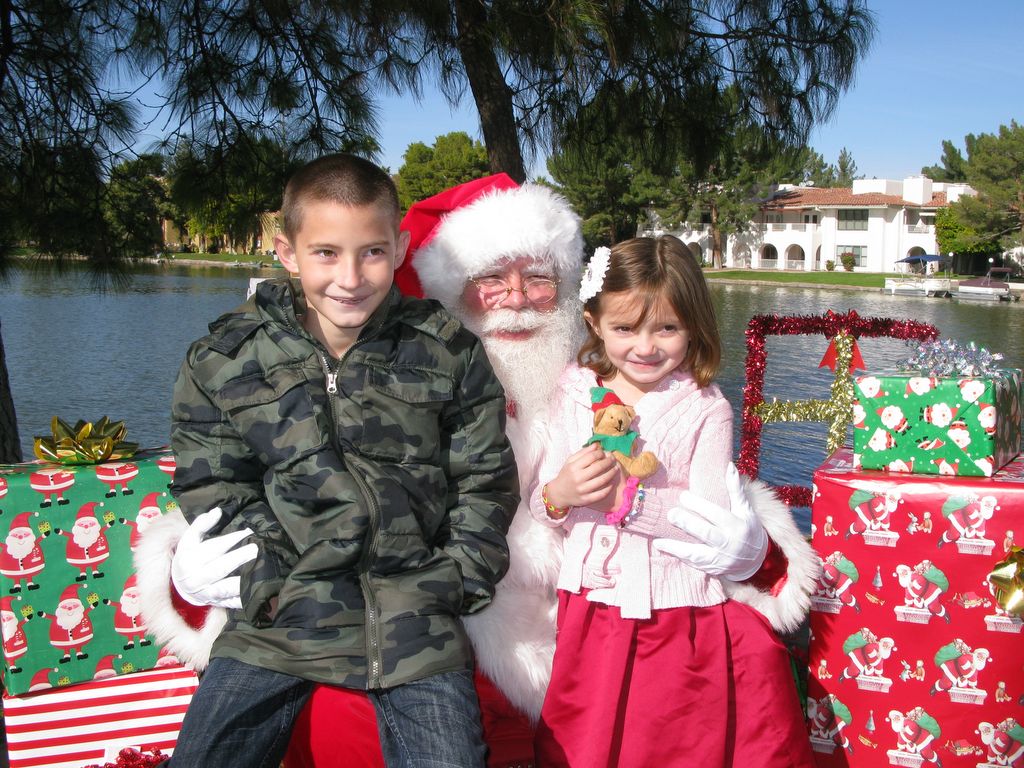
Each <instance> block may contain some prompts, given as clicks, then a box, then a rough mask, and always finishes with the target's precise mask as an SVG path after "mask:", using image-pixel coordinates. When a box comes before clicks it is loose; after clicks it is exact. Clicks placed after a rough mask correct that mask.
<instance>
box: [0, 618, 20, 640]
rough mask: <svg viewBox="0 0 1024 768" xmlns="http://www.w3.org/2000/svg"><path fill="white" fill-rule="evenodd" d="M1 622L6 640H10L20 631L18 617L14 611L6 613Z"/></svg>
mask: <svg viewBox="0 0 1024 768" xmlns="http://www.w3.org/2000/svg"><path fill="white" fill-rule="evenodd" d="M0 623H2V624H3V631H4V640H10V639H11V638H12V637H14V634H15V633H16V632H17V631H18V619H17V617H16V616H15V615H14V614H13V613H5V614H4V617H3V618H2V619H0Z"/></svg>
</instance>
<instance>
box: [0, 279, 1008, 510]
mask: <svg viewBox="0 0 1024 768" xmlns="http://www.w3.org/2000/svg"><path fill="white" fill-rule="evenodd" d="M254 274H256V272H255V271H253V270H246V269H237V268H236V269H232V268H219V267H210V268H202V269H199V268H186V267H152V268H140V270H139V271H138V272H137V273H136V274H135V276H134V280H133V282H132V284H131V286H130V288H128V289H127V290H125V291H121V292H105V293H104V292H99V291H97V290H96V289H94V288H92V287H91V285H90V282H89V279H88V278H87V276H86V275H85V274H84V273H71V274H68V275H63V276H53V275H40V274H37V273H33V272H27V271H20V270H16V271H15V272H14V273H13V275H12V279H11V281H10V282H9V283H8V284H7V285H2V286H0V291H2V298H0V330H2V333H3V340H4V345H5V349H6V354H7V367H8V371H9V373H10V376H11V386H12V390H13V394H14V403H15V410H16V412H17V417H18V426H19V429H20V433H21V443H22V450H23V452H24V454H25V458H26V459H29V458H31V457H32V438H33V436H35V435H47V434H49V432H50V419H51V417H53V416H54V415H57V416H60V417H61V418H63V419H64V420H66V421H70V422H72V423H73V422H74V421H75V420H77V419H86V420H89V421H95V420H97V419H99V418H100V417H101V416H104V415H106V416H109V417H110V418H112V419H123V420H124V421H125V422H126V424H127V426H128V439H129V440H132V441H133V442H138V443H139V444H141V445H142V446H143V447H152V446H158V445H163V444H166V443H167V441H168V432H169V428H168V408H169V401H170V396H171V388H172V386H173V383H174V378H175V376H176V374H177V371H178V367H179V365H180V364H181V360H182V358H183V356H184V353H185V350H186V348H187V346H188V344H189V343H190V342H191V341H192V340H194V339H196V338H198V337H200V336H202V335H203V334H204V333H205V332H206V326H207V324H208V323H209V322H210V321H211V320H213V319H214V318H216V317H217V316H218V315H220V314H221V313H223V312H225V311H227V310H229V309H231V308H232V307H234V306H235V305H237V304H238V303H239V302H240V301H241V300H242V298H244V296H245V291H246V288H247V286H248V280H249V277H250V276H252V275H254ZM262 274H266V275H280V274H281V272H280V270H264V271H263V272H262ZM712 291H713V295H714V299H715V304H716V306H717V309H718V313H719V323H720V325H721V329H722V337H723V341H724V347H725V349H724V361H723V362H724V365H723V369H722V372H721V374H720V375H719V379H718V383H719V385H720V386H721V387H722V390H723V391H724V392H725V394H726V396H727V397H728V398H729V400H730V401H731V402H732V404H733V408H734V411H735V413H736V426H737V439H738V427H739V422H740V408H741V406H742V402H743V385H744V360H745V357H746V338H745V335H744V332H745V330H746V327H747V322H748V321H749V319H750V318H751V317H752V316H754V315H760V314H774V313H778V314H795V315H817V314H821V313H824V312H826V311H828V310H830V309H831V310H834V311H836V312H847V311H848V310H850V309H853V310H856V311H857V312H858V313H859V314H860V315H861V316H865V317H867V316H871V317H893V318H908V319H914V320H919V321H922V322H927V323H932V324H933V325H935V326H937V327H938V329H939V333H940V334H941V335H942V336H944V337H950V338H955V339H958V340H961V341H964V342H967V341H971V340H973V341H975V342H977V343H978V344H979V345H981V346H984V347H987V348H988V349H990V350H992V351H998V352H1002V353H1003V354H1004V356H1005V361H1004V362H1005V363H1006V364H1007V365H1010V366H1013V367H1021V366H1022V364H1024V302H1022V303H1019V304H1005V303H998V302H994V303H992V304H987V303H986V304H961V303H958V302H956V301H954V300H951V299H935V298H917V297H893V296H886V295H884V294H882V293H881V291H847V290H819V289H807V288H790V287H781V286H749V285H735V284H732V285H721V284H716V283H712ZM860 348H861V352H862V355H863V357H864V361H865V365H866V366H867V367H868V369H869V370H879V371H880V370H884V369H887V368H892V367H893V366H895V365H896V364H897V363H898V362H899V361H901V360H903V359H906V358H907V357H908V355H909V354H910V353H911V352H912V351H913V350H912V348H910V347H908V346H907V345H906V344H905V343H904V342H901V341H898V340H887V339H864V340H862V341H861V342H860ZM825 349H826V341H825V339H824V337H821V336H790V337H774V338H770V339H769V340H768V368H767V372H766V376H765V387H764V395H765V397H766V399H770V398H772V397H777V398H778V399H780V400H797V399H800V400H803V399H810V398H827V397H828V392H829V386H830V384H831V382H832V373H831V372H830V371H828V370H827V369H818V367H817V366H818V363H819V361H820V360H821V357H822V355H823V354H824V352H825ZM825 437H826V427H825V425H823V424H813V423H805V424H800V423H796V424H772V425H768V426H767V427H765V431H764V434H763V436H762V451H761V477H762V478H764V479H765V480H767V481H768V482H771V483H776V484H787V483H796V484H800V485H809V484H810V481H811V474H812V472H813V471H814V468H815V467H816V466H817V465H818V464H820V463H821V461H822V460H823V459H824V457H825V450H824V445H825ZM736 449H737V450H738V444H737V448H736ZM797 518H798V520H799V521H800V522H801V523H802V524H803V525H804V526H805V527H806V524H807V519H806V518H807V515H806V511H801V510H798V511H797Z"/></svg>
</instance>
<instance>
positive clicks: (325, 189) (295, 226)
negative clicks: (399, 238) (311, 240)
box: [281, 153, 402, 240]
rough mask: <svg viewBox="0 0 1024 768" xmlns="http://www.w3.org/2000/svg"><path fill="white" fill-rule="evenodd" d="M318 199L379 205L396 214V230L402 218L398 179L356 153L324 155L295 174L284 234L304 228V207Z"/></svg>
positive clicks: (285, 206)
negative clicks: (396, 186)
mask: <svg viewBox="0 0 1024 768" xmlns="http://www.w3.org/2000/svg"><path fill="white" fill-rule="evenodd" d="M317 201H321V202H322V201H327V202H333V203H339V204H341V205H346V206H350V207H356V206H365V205H379V206H381V208H383V209H385V210H386V211H387V212H388V213H389V214H390V215H392V216H393V217H394V220H395V229H397V228H398V224H399V222H400V221H401V218H402V210H401V207H400V206H399V204H398V190H397V189H396V188H395V182H394V181H393V180H392V179H391V177H390V176H388V174H386V173H385V172H384V171H383V169H381V168H380V167H379V166H377V165H375V164H374V163H371V162H370V161H369V160H364V159H363V158H361V157H356V156H355V155H349V154H344V153H338V154H335V155H324V156H323V157H318V158H317V159H316V160H312V161H310V162H309V163H307V164H306V165H304V166H303V167H302V168H300V169H299V170H297V171H296V172H295V173H294V174H293V175H292V177H291V178H290V179H289V180H288V184H287V185H285V188H284V202H283V203H282V204H281V219H282V221H281V229H282V231H283V232H284V236H285V237H287V238H288V239H289V240H292V239H293V238H294V237H295V234H296V233H297V232H298V231H299V229H300V228H301V227H302V214H303V208H304V206H305V205H306V204H307V203H309V202H317Z"/></svg>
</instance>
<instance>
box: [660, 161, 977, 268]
mask: <svg viewBox="0 0 1024 768" xmlns="http://www.w3.org/2000/svg"><path fill="white" fill-rule="evenodd" d="M975 194H977V193H976V192H975V191H974V189H972V188H971V187H970V186H968V185H967V184H960V183H957V184H948V183H940V182H933V181H932V180H931V179H929V178H927V177H925V176H910V177H908V178H906V179H903V180H902V181H900V180H893V179H857V180H855V181H854V182H853V188H852V189H850V188H836V189H825V188H821V189H819V188H817V187H805V186H795V185H792V184H782V185H780V186H779V187H778V189H777V190H776V191H775V192H774V193H773V195H772V197H771V198H770V199H769V200H768V201H767V202H765V203H764V204H762V206H761V211H760V220H759V221H756V222H751V225H750V227H749V228H748V230H747V231H746V232H743V233H740V234H738V235H732V236H730V237H729V238H728V242H727V244H726V252H725V258H724V262H723V266H726V267H735V268H742V267H751V268H754V269H788V270H803V271H808V272H810V271H813V270H817V269H825V263H826V262H827V261H834V262H835V265H836V269H842V265H841V262H840V260H839V255H840V254H842V253H852V254H854V255H855V257H856V267H855V269H856V270H857V271H863V272H891V271H893V270H895V269H896V268H897V265H896V262H897V261H898V260H899V259H903V258H905V257H907V256H916V255H924V254H929V253H938V246H937V244H936V241H935V212H936V211H937V210H938V209H940V208H943V207H945V206H947V205H949V204H950V203H954V202H956V201H957V200H958V199H960V197H961V196H962V195H975ZM672 234H674V235H676V236H677V237H678V238H679V239H681V240H682V241H683V242H684V243H686V244H687V246H688V247H689V248H690V250H691V251H693V252H694V255H696V256H698V257H704V258H705V259H707V258H709V253H710V248H711V231H710V226H709V225H706V224H705V225H700V224H698V225H690V224H686V225H684V226H683V228H682V229H681V230H680V231H678V232H673V233H672ZM900 266H903V265H900Z"/></svg>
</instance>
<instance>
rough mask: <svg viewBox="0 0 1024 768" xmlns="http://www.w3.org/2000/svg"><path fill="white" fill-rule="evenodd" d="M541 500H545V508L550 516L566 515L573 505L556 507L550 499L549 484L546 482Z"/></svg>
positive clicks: (556, 517) (541, 493) (541, 492)
mask: <svg viewBox="0 0 1024 768" xmlns="http://www.w3.org/2000/svg"><path fill="white" fill-rule="evenodd" d="M540 500H541V501H543V502H544V509H545V510H546V511H547V513H548V517H552V518H555V519H558V518H560V517H565V516H566V515H568V514H569V512H570V510H572V507H556V506H555V505H554V504H552V503H551V502H550V501H548V484H547V483H544V487H543V488H541V489H540Z"/></svg>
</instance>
